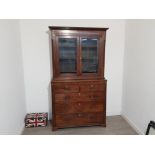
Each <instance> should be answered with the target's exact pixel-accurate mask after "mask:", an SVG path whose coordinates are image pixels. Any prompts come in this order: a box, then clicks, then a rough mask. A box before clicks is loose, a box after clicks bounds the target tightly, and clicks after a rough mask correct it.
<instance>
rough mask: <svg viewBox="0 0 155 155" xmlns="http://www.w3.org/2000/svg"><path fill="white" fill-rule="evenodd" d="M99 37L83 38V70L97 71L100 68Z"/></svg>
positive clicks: (86, 71)
mask: <svg viewBox="0 0 155 155" xmlns="http://www.w3.org/2000/svg"><path fill="white" fill-rule="evenodd" d="M97 42H98V39H96V38H94V39H93V38H83V39H82V72H83V73H97V70H98V48H97Z"/></svg>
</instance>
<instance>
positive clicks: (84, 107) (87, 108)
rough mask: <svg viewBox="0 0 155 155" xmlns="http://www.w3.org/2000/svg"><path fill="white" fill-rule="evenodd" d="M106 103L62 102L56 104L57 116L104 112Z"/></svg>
mask: <svg viewBox="0 0 155 155" xmlns="http://www.w3.org/2000/svg"><path fill="white" fill-rule="evenodd" d="M104 104H105V103H104V102H103V101H100V102H61V103H59V104H55V112H56V114H69V113H77V112H78V113H83V112H103V111H104V110H105V109H104Z"/></svg>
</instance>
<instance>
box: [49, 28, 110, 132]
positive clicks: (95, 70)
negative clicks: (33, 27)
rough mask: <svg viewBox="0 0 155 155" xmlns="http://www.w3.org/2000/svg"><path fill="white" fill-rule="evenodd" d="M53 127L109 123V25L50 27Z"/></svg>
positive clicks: (103, 124)
mask: <svg viewBox="0 0 155 155" xmlns="http://www.w3.org/2000/svg"><path fill="white" fill-rule="evenodd" d="M49 29H50V32H51V44H52V51H51V52H52V61H53V79H52V81H51V86H52V126H53V130H56V129H58V128H66V127H76V126H92V125H102V126H104V127H105V126H106V80H105V78H104V60H105V41H106V30H107V29H108V28H82V27H56V26H54V27H52V26H50V27H49Z"/></svg>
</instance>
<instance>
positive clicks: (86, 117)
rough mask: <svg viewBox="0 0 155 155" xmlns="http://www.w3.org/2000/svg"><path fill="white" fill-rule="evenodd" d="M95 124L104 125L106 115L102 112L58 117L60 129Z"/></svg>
mask: <svg viewBox="0 0 155 155" xmlns="http://www.w3.org/2000/svg"><path fill="white" fill-rule="evenodd" d="M93 124H104V114H103V113H102V112H101V113H76V114H68V115H56V126H57V127H60V128H61V127H71V126H83V125H93Z"/></svg>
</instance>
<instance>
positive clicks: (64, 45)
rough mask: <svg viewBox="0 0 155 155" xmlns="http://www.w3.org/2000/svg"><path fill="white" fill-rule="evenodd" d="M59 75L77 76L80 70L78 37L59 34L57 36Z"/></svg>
mask: <svg viewBox="0 0 155 155" xmlns="http://www.w3.org/2000/svg"><path fill="white" fill-rule="evenodd" d="M55 55H56V59H57V63H56V65H57V70H56V72H57V76H75V75H77V70H78V62H77V57H78V37H76V36H57V38H56V53H55Z"/></svg>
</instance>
